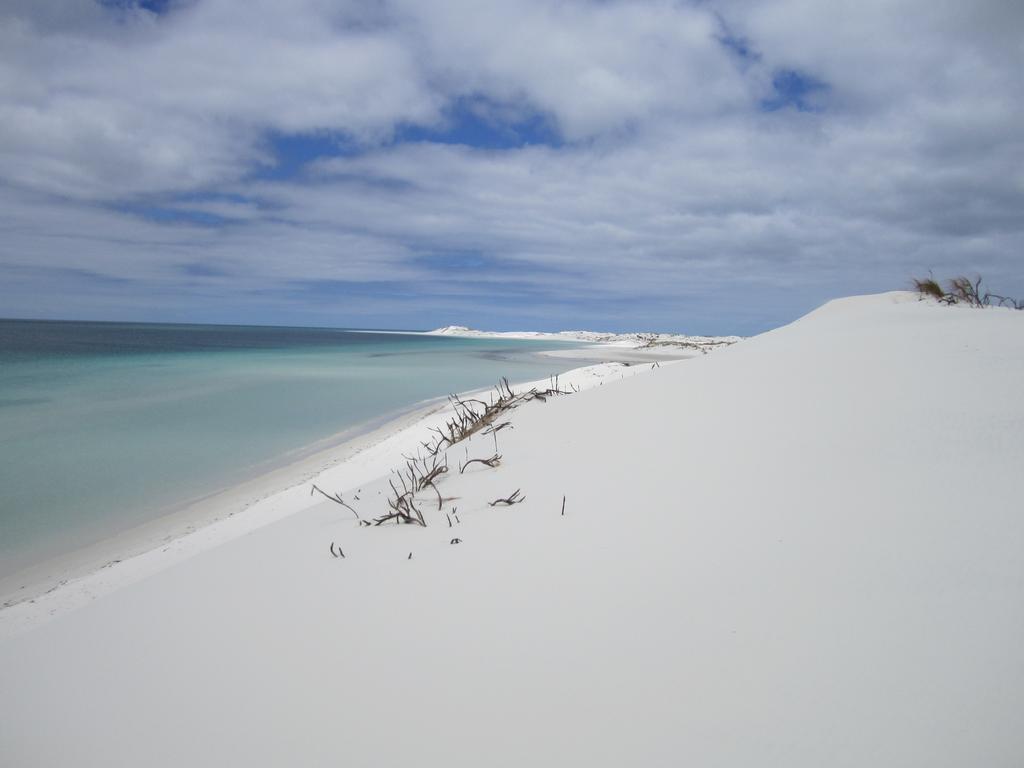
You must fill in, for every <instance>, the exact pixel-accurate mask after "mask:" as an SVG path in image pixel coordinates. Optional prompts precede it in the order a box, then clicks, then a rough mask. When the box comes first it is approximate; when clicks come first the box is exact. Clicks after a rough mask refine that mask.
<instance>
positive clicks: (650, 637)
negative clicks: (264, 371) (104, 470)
mask: <svg viewBox="0 0 1024 768" xmlns="http://www.w3.org/2000/svg"><path fill="white" fill-rule="evenodd" d="M637 374H642V375H637ZM584 375H587V376H590V377H591V378H593V379H594V380H595V381H596V382H597V383H598V384H599V386H596V387H592V388H590V389H587V390H585V391H582V392H580V393H579V394H573V395H569V396H565V397H557V398H553V399H551V400H549V401H548V402H547V403H538V402H534V403H530V404H528V405H526V406H523V407H522V408H520V409H519V410H517V411H516V412H515V413H514V415H513V417H512V420H513V423H514V428H513V429H506V430H503V431H502V432H501V433H500V434H499V451H500V453H501V454H502V457H503V459H502V463H501V465H500V466H499V467H497V468H495V469H487V468H483V467H480V466H479V465H475V466H474V467H473V468H470V469H468V470H467V471H466V473H465V474H464V475H459V474H457V472H453V473H449V475H447V476H445V478H444V480H443V481H442V482H441V484H440V488H441V491H442V492H443V493H444V495H445V496H446V497H454V498H452V499H451V500H450V501H448V502H447V503H446V506H445V512H450V510H451V509H452V507H457V508H458V519H459V520H460V521H461V522H459V523H458V524H455V525H453V527H451V528H449V527H448V522H447V518H446V514H445V512H442V513H440V514H438V513H437V512H436V511H434V512H432V513H430V515H429V517H428V522H429V523H430V526H429V527H427V528H425V529H423V528H418V527H414V526H402V527H400V528H387V529H385V528H361V527H357V525H356V524H355V520H354V519H353V516H352V515H351V513H349V512H348V511H347V510H345V509H344V508H342V507H340V506H338V505H335V504H331V503H330V502H315V503H313V502H312V500H310V501H306V499H308V495H307V494H308V488H297V489H293V491H291V492H290V493H291V494H292V495H291V496H286V497H285V496H283V497H282V498H281V499H279V500H278V501H276V502H274V504H277V505H278V506H277V507H274V510H272V511H267V510H266V509H264V510H263V511H261V510H260V509H259V508H257V509H256V511H255V516H256V517H259V515H261V514H262V515H264V519H262V520H261V521H260V523H261V524H259V525H255V524H252V522H251V521H249V522H245V521H244V520H243V518H245V515H240V516H238V517H237V518H232V520H230V521H225V523H224V524H225V525H235V526H240V527H238V528H237V529H236V530H234V531H233V532H229V531H223V530H222V531H221V532H220V533H219V534H217V533H215V532H214V533H210V534H208V535H209V536H211V537H212V538H211V539H210V541H209V544H208V546H205V547H202V546H195V547H194V549H193V550H190V551H189V552H187V553H185V554H187V555H188V556H187V557H184V556H182V557H179V558H178V560H177V562H175V563H173V564H170V565H169V567H168V563H167V562H163V563H162V565H160V566H159V567H157V565H155V564H152V563H151V564H150V566H149V567H143V566H140V565H139V563H138V562H136V563H135V564H134V565H133V564H132V563H131V562H128V563H122V564H119V565H118V566H117V567H115V568H111V569H109V570H110V572H111V573H115V574H118V573H119V574H120V575H119V576H117V577H116V578H117V579H119V581H118V585H117V586H118V588H116V589H112V588H111V589H109V590H107V589H103V588H101V587H102V585H95V584H94V585H93V586H96V589H97V590H98V592H104V591H105V592H106V594H103V595H102V596H101V597H99V598H98V599H95V600H92V601H87V598H88V596H89V590H90V589H92V588H93V586H90V585H89V583H86V584H84V585H83V584H77V585H76V584H69V585H68V587H66V588H65V590H58V591H57V592H54V593H52V594H51V595H49V596H47V597H46V598H43V599H41V600H40V601H37V603H34V604H29V605H24V604H23V605H18V606H14V607H13V608H10V609H7V610H5V611H2V612H0V624H5V625H6V627H7V629H8V630H10V631H8V632H7V635H6V636H5V637H4V638H3V639H2V640H0V690H2V692H3V693H2V695H0V764H3V765H15V766H35V765H39V766H54V765H75V766H99V765H147V766H171V765H175V766H178V765H203V766H205V765H266V766H277V765H303V766H320V765H324V766H326V765H331V766H334V765H357V766H399V765H403V766H408V765H420V766H434V765H438V766H442V765H443V766H524V765H558V766H566V765H573V766H575V765H580V766H623V765H638V766H680V765H716V766H751V765H772V766H786V767H787V768H791V767H792V766H815V768H817V767H819V766H823V765H828V766H847V765H848V766H865V765H871V766H929V767H931V766H963V765H984V766H1017V765H1021V764H1024V731H1022V730H1021V729H1020V727H1019V726H1020V713H1021V712H1024V653H1022V652H1021V650H1020V649H1021V647H1024V554H1022V553H1024V515H1022V514H1021V511H1020V500H1021V489H1022V480H1021V477H1022V475H1024V472H1022V470H1024V429H1022V427H1024V398H1022V397H1021V394H1020V393H1021V385H1022V383H1024V313H1019V312H1013V311H1011V310H997V309H987V310H972V309H966V308H960V307H942V306H937V305H935V304H931V303H927V302H918V301H917V300H916V298H915V297H914V296H912V295H910V294H905V293H895V294H884V295H880V296H869V297H857V298H852V299H846V300H841V301H836V302H831V303H830V304H828V305H826V306H825V307H823V308H822V309H820V310H818V311H816V312H814V313H812V314H810V315H808V316H807V317H805V318H803V319H801V320H800V321H798V322H796V323H794V324H792V325H790V326H787V327H785V328H782V329H779V330H777V331H773V332H771V333H767V334H764V335H762V336H759V337H756V338H754V339H750V340H747V341H744V342H743V343H742V344H737V345H735V346H734V347H731V348H729V349H723V350H720V351H717V352H715V353H714V354H711V355H707V356H701V357H699V358H697V359H694V360H688V361H682V362H677V363H667V364H663V365H661V366H660V367H657V368H652V366H650V365H645V366H642V367H641V366H633V367H630V368H622V367H612V366H605V367H603V368H600V369H595V370H594V371H592V372H591V373H590V374H584ZM620 376H622V380H619V377H620ZM600 384H603V386H601V385H600ZM419 429H421V430H422V429H423V427H422V426H421V427H419ZM418 437H420V433H416V432H415V431H414V432H406V433H402V434H401V435H398V436H394V437H393V438H389V439H390V440H391V441H392V442H390V443H389V442H388V441H383V442H382V443H380V444H378V446H377V447H376V448H374V449H372V450H368V451H367V452H364V453H362V454H359V455H358V456H357V457H356V459H354V460H352V461H350V462H345V463H343V464H340V465H338V466H337V467H334V468H332V469H331V470H330V474H328V475H325V476H323V477H322V478H321V480H322V481H323V482H324V483H325V484H327V485H329V486H330V489H331V490H343V491H345V496H346V498H347V499H351V500H352V501H353V503H354V504H355V505H357V509H359V510H361V512H362V514H363V515H364V516H368V515H370V514H378V513H380V512H382V511H383V508H384V501H383V495H378V492H382V488H383V487H384V485H385V484H384V483H383V482H382V481H381V480H379V479H377V480H375V479H374V477H373V475H374V474H379V469H380V467H381V466H382V465H381V464H380V461H382V458H381V457H382V456H384V455H385V454H386V453H387V452H388V451H394V450H396V449H399V450H398V452H399V453H400V452H401V450H400V449H402V445H405V444H408V443H409V442H410V441H411V442H412V444H415V441H416V439H417V438H418ZM403 441H405V442H404V443H403ZM493 448H494V445H493V443H492V442H491V438H490V437H485V436H482V435H481V436H477V437H475V438H473V439H472V440H471V441H469V444H468V445H467V444H459V445H458V446H456V447H455V448H452V449H451V462H452V463H453V464H455V463H457V462H458V461H462V460H464V459H465V458H466V457H467V456H469V457H476V456H487V455H490V454H491V453H492V452H493ZM373 450H377V451H379V452H380V453H378V454H374V453H373ZM360 456H362V457H363V458H362V459H361V460H362V461H363V462H364V463H363V464H359V461H360ZM375 462H376V463H375ZM318 482H320V480H318ZM515 489H521V490H522V492H523V493H524V494H525V496H526V500H525V502H523V503H522V504H519V505H516V506H513V507H510V508H500V507H498V508H492V507H489V506H488V505H487V502H488V501H492V500H494V499H496V498H497V497H499V496H505V495H507V494H509V493H510V492H512V491H513V490H515ZM357 495H358V496H359V500H358V502H357V501H355V497H356V496H357ZM430 496H431V494H430V493H427V494H424V504H423V506H424V508H425V509H427V510H430V509H431V504H430V503H429V498H430ZM563 496H564V497H565V514H564V516H563V515H562V514H561V509H562V500H563ZM300 497H301V498H302V501H301V502H300V501H299V499H300ZM271 506H273V504H272V505H271ZM232 521H236V522H232ZM211 528H213V530H214V531H216V528H215V527H211ZM239 534H242V535H239ZM454 538H457V539H460V540H461V541H460V543H457V544H452V543H450V542H451V541H452V539H454ZM331 543H335V544H337V545H339V546H341V547H342V549H343V550H344V553H345V557H344V558H343V559H342V558H334V557H332V556H331V555H330V554H329V552H328V547H329V545H330V544H331ZM182 546H185V545H182ZM188 546H192V545H188ZM410 553H411V554H412V559H409V557H408V556H409V554H410ZM143 565H144V564H143ZM133 568H135V569H136V570H134V571H133V570H132V569H133ZM112 578H113V577H112ZM108 586H110V585H108ZM62 593H67V594H69V595H74V596H75V597H74V599H67V600H65V602H61V600H62V598H60V595H61V594H62ZM50 610H53V611H56V614H55V615H54V616H53V617H52V618H51V619H49V620H45V621H44V620H43V619H44V618H45V616H46V615H48V613H49V611H50Z"/></svg>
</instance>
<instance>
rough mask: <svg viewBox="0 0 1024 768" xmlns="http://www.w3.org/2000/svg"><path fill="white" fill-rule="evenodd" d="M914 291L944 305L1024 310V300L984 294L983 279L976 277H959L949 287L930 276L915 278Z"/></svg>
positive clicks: (987, 292) (953, 279)
mask: <svg viewBox="0 0 1024 768" xmlns="http://www.w3.org/2000/svg"><path fill="white" fill-rule="evenodd" d="M913 283H914V289H915V290H916V291H917V292H918V293H919V294H921V297H922V298H932V299H935V300H937V301H940V302H942V303H943V304H966V305H967V306H968V307H1012V308H1013V309H1024V300H1020V299H1014V298H1011V297H1009V296H1000V295H999V294H997V293H992V292H990V291H985V292H984V293H983V292H982V287H981V278H980V277H978V276H975V278H974V279H973V280H971V278H969V277H966V276H964V275H959V276H958V277H954V278H952V279H951V280H949V281H947V283H946V285H947V287H946V288H945V289H943V287H942V286H941V285H940V284H939V282H938V281H937V280H935V278H933V277H932V276H931V275H929V276H928V277H926V278H918V277H915V278H913Z"/></svg>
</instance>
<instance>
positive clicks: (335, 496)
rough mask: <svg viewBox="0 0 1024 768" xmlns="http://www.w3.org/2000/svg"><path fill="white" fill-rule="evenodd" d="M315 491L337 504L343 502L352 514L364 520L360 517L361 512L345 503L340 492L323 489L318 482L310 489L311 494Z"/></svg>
mask: <svg viewBox="0 0 1024 768" xmlns="http://www.w3.org/2000/svg"><path fill="white" fill-rule="evenodd" d="M314 491H315V492H317V493H319V494H320V495H322V496H323V497H324V498H327V499H330V500H331V501H333V502H334V503H335V504H341V506H343V507H345V508H346V509H349V510H351V511H352V514H353V515H355V516H356V520H362V518H361V517H359V513H358V512H356V511H355V509H354V508H353V507H352V506H351V505H349V504H347V503H345V500H344V499H343V498H341V494H340V493H335V494H330V493H327V491H325V490H323V489H322V488H319V487H318V486H317V485H316V483H314V484H313V487H312V488H311V489H310V491H309V495H310V496H312V495H313V492H314Z"/></svg>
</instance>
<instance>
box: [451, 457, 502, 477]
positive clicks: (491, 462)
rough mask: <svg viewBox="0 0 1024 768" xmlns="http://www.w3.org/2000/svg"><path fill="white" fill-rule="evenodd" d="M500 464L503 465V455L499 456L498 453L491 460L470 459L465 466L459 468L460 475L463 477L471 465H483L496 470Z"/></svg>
mask: <svg viewBox="0 0 1024 768" xmlns="http://www.w3.org/2000/svg"><path fill="white" fill-rule="evenodd" d="M500 463H501V455H500V454H497V453H496V454H494V455H493V456H491V458H489V459H470V460H469V461H467V462H466V463H465V464H463V465H462V466H461V467H459V474H460V475H461V474H462V473H463V472H465V471H466V467H468V466H469V465H470V464H483V465H484V466H487V467H491V468H494V467H496V466H498V465H499V464H500Z"/></svg>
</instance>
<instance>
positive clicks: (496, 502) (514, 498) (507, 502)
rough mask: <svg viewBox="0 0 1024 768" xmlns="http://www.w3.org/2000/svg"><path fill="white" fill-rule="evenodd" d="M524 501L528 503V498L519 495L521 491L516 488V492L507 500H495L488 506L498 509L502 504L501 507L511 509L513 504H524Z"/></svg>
mask: <svg viewBox="0 0 1024 768" xmlns="http://www.w3.org/2000/svg"><path fill="white" fill-rule="evenodd" d="M524 501H526V497H525V496H520V495H519V489H518V488H516V490H515V491H514V492H513V493H512V495H511V496H509V497H508V498H505V499H495V500H494V501H490V502H488V503H487V506H489V507H496V506H498V505H499V504H501V505H503V506H506V507H511V506H512V505H513V504H522V503H523V502H524Z"/></svg>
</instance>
